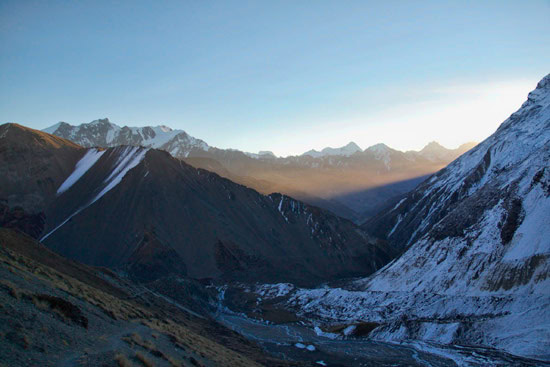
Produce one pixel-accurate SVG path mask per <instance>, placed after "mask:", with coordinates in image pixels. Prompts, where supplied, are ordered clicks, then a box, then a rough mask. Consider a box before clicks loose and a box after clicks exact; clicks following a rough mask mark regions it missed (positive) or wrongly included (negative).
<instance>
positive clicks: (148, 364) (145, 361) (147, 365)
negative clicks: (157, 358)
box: [136, 352, 155, 367]
mask: <svg viewBox="0 0 550 367" xmlns="http://www.w3.org/2000/svg"><path fill="white" fill-rule="evenodd" d="M136 358H137V359H138V360H139V361H140V362H141V363H143V365H144V366H145V367H154V366H155V364H154V363H153V362H151V360H150V359H148V358H147V357H145V355H143V353H141V352H137V353H136Z"/></svg>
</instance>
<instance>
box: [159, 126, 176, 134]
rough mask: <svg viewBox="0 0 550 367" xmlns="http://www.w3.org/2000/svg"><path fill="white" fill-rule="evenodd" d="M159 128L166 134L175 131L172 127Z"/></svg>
mask: <svg viewBox="0 0 550 367" xmlns="http://www.w3.org/2000/svg"><path fill="white" fill-rule="evenodd" d="M158 128H159V129H160V130H161V131H163V132H165V133H168V132H170V131H173V129H172V128H171V127H169V126H166V125H159V126H158Z"/></svg>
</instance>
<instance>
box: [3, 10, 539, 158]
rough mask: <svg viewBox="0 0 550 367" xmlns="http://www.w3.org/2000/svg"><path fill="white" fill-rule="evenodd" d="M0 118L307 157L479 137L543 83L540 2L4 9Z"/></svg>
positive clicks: (452, 143)
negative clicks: (332, 149) (172, 133)
mask: <svg viewBox="0 0 550 367" xmlns="http://www.w3.org/2000/svg"><path fill="white" fill-rule="evenodd" d="M0 50H1V52H0V121H1V122H8V121H10V122H19V123H22V124H25V125H27V126H30V127H34V128H40V129H41V128H45V127H47V126H50V125H53V124H54V123H56V122H58V121H67V122H69V123H72V124H80V123H83V122H89V121H92V120H94V119H97V118H103V117H108V118H109V119H110V120H111V121H112V122H115V123H117V124H120V125H124V124H129V125H133V126H143V125H148V124H153V125H158V124H166V125H169V126H171V127H173V128H181V129H184V130H186V131H187V132H188V133H190V134H191V135H193V136H196V137H199V138H201V139H203V140H205V141H206V142H208V143H209V144H210V145H213V146H218V147H221V148H230V147H231V148H238V149H241V150H246V151H258V150H260V149H262V150H273V151H274V152H275V153H276V154H281V155H287V154H297V153H302V152H304V151H306V150H308V149H310V148H317V149H319V148H323V147H325V146H341V145H344V144H346V143H347V142H349V141H355V142H356V143H358V144H359V145H360V146H362V147H363V148H366V147H367V146H369V145H373V144H376V143H379V142H384V143H386V144H388V145H389V146H392V147H395V148H397V149H402V150H406V149H418V148H421V147H422V146H423V145H424V144H426V143H427V142H429V141H432V140H437V141H440V142H441V143H442V144H444V145H447V146H449V147H454V146H457V145H458V144H460V143H462V142H465V141H470V140H477V141H479V140H481V139H483V138H485V137H486V136H488V135H489V134H490V133H491V132H493V131H494V130H495V129H496V127H497V126H498V124H499V123H500V122H502V120H503V119H504V118H506V117H507V116H508V115H509V114H510V113H511V112H513V111H514V110H516V109H517V108H518V107H519V106H520V105H521V103H522V102H523V100H524V99H525V98H526V95H527V92H528V91H529V90H531V89H533V88H534V87H535V85H536V83H537V81H538V80H539V79H540V78H542V77H543V76H544V75H546V74H547V73H549V72H550V2H549V1H536V0H533V1H471V2H470V1H456V2H453V1H423V2H417V1H414V2H413V1H379V2H378V1H357V2H355V1H174V2H170V1H159V2H156V1H30V0H29V1H7V0H3V1H0Z"/></svg>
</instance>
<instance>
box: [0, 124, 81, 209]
mask: <svg viewBox="0 0 550 367" xmlns="http://www.w3.org/2000/svg"><path fill="white" fill-rule="evenodd" d="M84 153H85V149H83V148H82V147H80V146H78V145H76V144H74V143H72V142H71V141H68V140H65V139H62V138H59V137H57V136H53V135H50V134H46V133H43V132H41V131H38V130H34V129H30V128H27V127H24V126H21V125H18V124H13V123H7V124H3V125H1V126H0V177H1V178H2V179H1V185H0V200H3V201H4V202H5V205H7V206H8V207H10V208H13V207H17V206H19V207H22V208H23V210H24V211H26V212H28V213H30V214H35V213H39V212H42V211H44V210H45V209H46V207H47V206H48V205H49V204H50V203H51V202H52V201H53V199H54V198H55V194H56V191H57V188H58V187H59V185H61V183H62V182H63V180H64V179H65V178H66V177H67V176H68V175H69V174H70V173H71V171H72V170H73V167H74V165H75V164H76V162H77V161H78V160H79V159H80V158H81V157H82V156H83V155H84Z"/></svg>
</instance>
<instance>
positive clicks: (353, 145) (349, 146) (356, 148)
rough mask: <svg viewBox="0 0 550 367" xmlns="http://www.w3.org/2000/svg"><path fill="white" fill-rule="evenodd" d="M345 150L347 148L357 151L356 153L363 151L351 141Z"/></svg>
mask: <svg viewBox="0 0 550 367" xmlns="http://www.w3.org/2000/svg"><path fill="white" fill-rule="evenodd" d="M343 148H346V149H350V150H351V149H353V150H356V151H361V150H362V149H361V148H360V147H359V145H357V144H355V142H353V141H350V142H349V143H348V144H347V145H346V146H345V147H343Z"/></svg>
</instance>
